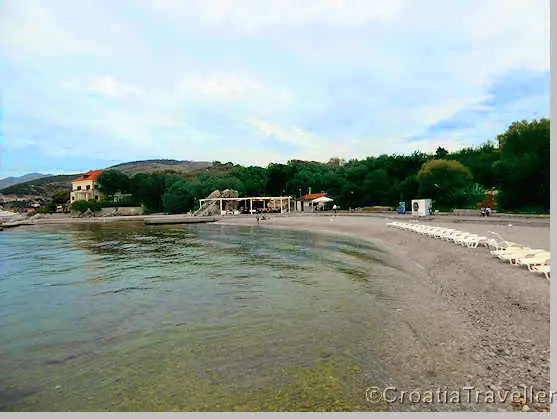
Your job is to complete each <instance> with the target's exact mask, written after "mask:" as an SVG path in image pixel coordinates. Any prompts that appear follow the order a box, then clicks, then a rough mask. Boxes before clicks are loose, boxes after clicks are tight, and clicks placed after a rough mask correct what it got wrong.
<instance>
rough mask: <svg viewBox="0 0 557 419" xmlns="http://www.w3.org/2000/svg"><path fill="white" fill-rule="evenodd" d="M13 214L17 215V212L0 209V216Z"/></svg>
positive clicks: (11, 215)
mask: <svg viewBox="0 0 557 419" xmlns="http://www.w3.org/2000/svg"><path fill="white" fill-rule="evenodd" d="M14 215H18V213H17V212H11V211H4V210H0V217H13V216H14Z"/></svg>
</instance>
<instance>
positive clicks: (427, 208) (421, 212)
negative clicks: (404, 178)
mask: <svg viewBox="0 0 557 419" xmlns="http://www.w3.org/2000/svg"><path fill="white" fill-rule="evenodd" d="M432 213H433V211H432V209H431V199H413V200H412V215H415V216H419V217H425V216H426V215H431V214H432Z"/></svg>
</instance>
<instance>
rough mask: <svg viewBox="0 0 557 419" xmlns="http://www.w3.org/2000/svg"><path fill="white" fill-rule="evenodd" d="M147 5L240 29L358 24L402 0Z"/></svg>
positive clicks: (382, 15)
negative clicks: (320, 24)
mask: <svg viewBox="0 0 557 419" xmlns="http://www.w3.org/2000/svg"><path fill="white" fill-rule="evenodd" d="M149 5H150V7H151V8H153V9H155V10H159V11H163V12H167V13H171V14H172V15H173V16H176V13H178V15H179V16H180V17H181V18H184V17H185V18H190V19H195V21H196V22H199V23H201V24H203V25H210V26H215V25H218V26H225V27H229V28H232V29H235V30H238V31H241V32H248V33H252V32H257V31H261V30H265V29H266V28H268V27H276V26H289V25H307V24H311V23H313V22H323V21H324V22H327V23H328V24H331V25H339V26H352V27H358V26H361V25H364V24H366V23H369V22H372V21H374V20H390V19H392V18H393V17H394V16H395V15H396V14H397V13H399V12H400V10H401V6H402V5H403V1H400V0H390V1H388V2H386V1H381V0H320V1H318V2H316V1H314V0H268V1H260V0H210V1H204V2H192V1H188V0H161V1H159V0H153V1H151V2H150V4H149Z"/></svg>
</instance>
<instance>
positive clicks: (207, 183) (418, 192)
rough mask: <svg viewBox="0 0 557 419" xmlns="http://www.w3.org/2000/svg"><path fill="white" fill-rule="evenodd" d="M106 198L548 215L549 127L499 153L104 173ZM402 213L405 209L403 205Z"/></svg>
mask: <svg viewBox="0 0 557 419" xmlns="http://www.w3.org/2000/svg"><path fill="white" fill-rule="evenodd" d="M99 183H100V188H101V190H103V191H107V192H106V193H109V192H110V193H115V192H117V191H121V192H130V193H132V194H133V199H136V200H137V201H140V202H142V204H143V206H144V207H145V210H146V212H161V211H164V212H167V213H180V212H186V211H190V210H194V209H196V207H195V205H196V202H197V199H199V198H204V197H206V196H207V195H209V194H210V193H211V192H212V191H214V190H215V189H220V190H223V189H235V190H237V191H238V192H239V194H240V196H277V195H283V194H288V195H291V196H293V197H298V196H300V195H304V194H306V193H308V192H310V189H311V192H327V193H328V194H329V195H330V196H332V197H333V198H334V199H335V202H336V203H337V204H339V205H340V206H341V207H342V208H346V209H349V208H355V207H363V206H373V205H386V206H396V205H397V204H398V202H399V201H401V200H405V201H409V200H411V199H414V198H432V199H433V200H434V204H435V206H436V207H437V208H439V209H451V208H457V207H459V208H474V207H475V206H476V205H477V203H478V202H479V201H481V200H482V199H483V197H484V194H485V190H486V189H498V190H500V194H499V195H500V197H501V199H500V208H499V209H500V210H521V209H525V208H527V209H531V208H536V209H538V210H541V211H548V210H549V120H547V119H542V120H540V121H536V120H534V121H532V122H530V123H528V122H525V121H524V122H520V123H513V124H512V125H511V126H510V127H509V129H508V130H507V131H506V132H505V133H504V134H502V135H500V136H499V137H498V147H496V146H494V145H493V144H492V143H491V142H488V143H486V144H484V145H482V146H479V147H474V148H465V149H462V150H459V151H456V152H452V153H450V152H449V151H447V150H446V149H444V148H442V147H439V148H438V149H437V150H436V152H435V153H433V154H426V153H421V152H417V151H416V152H414V153H412V154H409V155H397V154H395V155H381V156H378V157H368V158H366V159H363V160H356V159H353V160H350V161H348V162H346V161H344V160H342V159H340V158H331V159H330V160H329V162H327V163H319V162H310V161H301V160H291V161H289V162H288V163H287V164H280V163H271V164H269V165H268V166H267V167H266V168H263V167H255V166H250V167H242V166H239V165H234V164H232V163H226V164H221V163H220V162H214V163H213V165H212V166H211V167H209V168H204V169H200V170H194V171H190V172H187V173H177V172H173V171H164V172H155V173H139V174H136V175H134V176H133V177H128V176H127V175H125V174H123V173H118V171H117V170H108V171H105V172H103V174H102V175H101V176H100V177H99ZM407 207H409V205H407Z"/></svg>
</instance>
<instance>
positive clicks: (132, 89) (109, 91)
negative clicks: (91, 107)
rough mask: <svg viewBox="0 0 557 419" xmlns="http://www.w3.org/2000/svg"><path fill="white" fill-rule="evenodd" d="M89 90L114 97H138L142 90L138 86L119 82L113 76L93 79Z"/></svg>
mask: <svg viewBox="0 0 557 419" xmlns="http://www.w3.org/2000/svg"><path fill="white" fill-rule="evenodd" d="M87 90H88V91H90V92H92V93H98V94H101V95H104V96H108V97H112V98H124V97H130V96H131V97H138V96H141V95H142V91H141V89H140V88H139V87H137V86H132V85H131V84H126V83H122V82H119V81H118V80H116V79H115V78H114V77H112V76H101V77H97V78H94V79H93V80H91V82H90V84H89V86H88V88H87Z"/></svg>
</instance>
